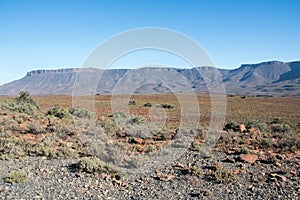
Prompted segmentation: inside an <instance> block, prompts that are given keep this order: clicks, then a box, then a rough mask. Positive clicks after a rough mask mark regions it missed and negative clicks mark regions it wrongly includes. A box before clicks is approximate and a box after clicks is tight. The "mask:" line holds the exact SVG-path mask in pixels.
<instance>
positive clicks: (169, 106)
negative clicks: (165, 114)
mask: <svg viewBox="0 0 300 200" xmlns="http://www.w3.org/2000/svg"><path fill="white" fill-rule="evenodd" d="M161 107H162V108H166V109H172V108H174V105H172V104H166V103H164V104H161Z"/></svg>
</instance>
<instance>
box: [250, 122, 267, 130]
mask: <svg viewBox="0 0 300 200" xmlns="http://www.w3.org/2000/svg"><path fill="white" fill-rule="evenodd" d="M245 125H246V128H247V129H250V128H258V129H259V130H261V131H266V130H268V126H267V124H266V123H265V122H260V121H258V120H248V121H247V122H246V123H245Z"/></svg>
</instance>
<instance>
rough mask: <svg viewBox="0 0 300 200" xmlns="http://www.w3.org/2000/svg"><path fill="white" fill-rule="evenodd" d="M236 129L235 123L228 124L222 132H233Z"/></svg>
mask: <svg viewBox="0 0 300 200" xmlns="http://www.w3.org/2000/svg"><path fill="white" fill-rule="evenodd" d="M236 128H237V124H236V123H235V122H228V123H227V124H225V128H224V130H226V131H228V130H235V129H236Z"/></svg>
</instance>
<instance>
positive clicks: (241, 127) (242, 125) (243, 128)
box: [239, 124, 247, 133]
mask: <svg viewBox="0 0 300 200" xmlns="http://www.w3.org/2000/svg"><path fill="white" fill-rule="evenodd" d="M246 130H247V129H246V127H245V125H244V124H240V125H239V131H240V132H241V133H245V132H246Z"/></svg>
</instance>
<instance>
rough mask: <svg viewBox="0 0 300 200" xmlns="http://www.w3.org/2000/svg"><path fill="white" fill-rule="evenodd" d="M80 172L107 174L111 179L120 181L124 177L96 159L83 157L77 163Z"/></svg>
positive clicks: (121, 173)
mask: <svg viewBox="0 0 300 200" xmlns="http://www.w3.org/2000/svg"><path fill="white" fill-rule="evenodd" d="M78 167H79V170H80V171H83V172H87V173H107V174H110V175H111V178H113V179H117V180H121V179H122V178H123V177H124V173H123V172H121V171H118V170H116V169H114V168H113V167H112V166H109V165H107V164H105V163H103V162H102V161H101V160H99V159H98V158H97V157H83V158H81V159H80V161H79V163H78Z"/></svg>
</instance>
